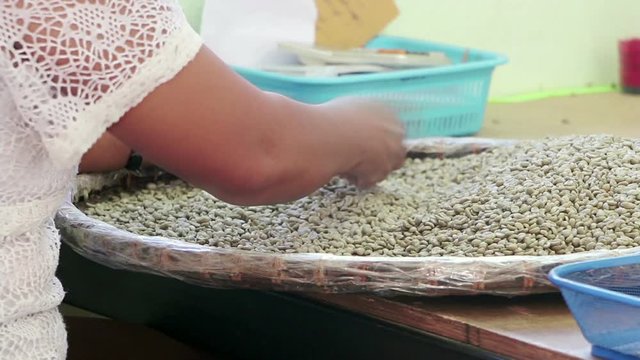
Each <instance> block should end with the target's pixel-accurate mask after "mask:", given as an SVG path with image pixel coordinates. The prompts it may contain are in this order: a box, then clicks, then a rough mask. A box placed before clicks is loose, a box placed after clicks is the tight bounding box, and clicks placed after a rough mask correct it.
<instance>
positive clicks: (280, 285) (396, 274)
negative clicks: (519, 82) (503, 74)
mask: <svg viewBox="0 0 640 360" xmlns="http://www.w3.org/2000/svg"><path fill="white" fill-rule="evenodd" d="M510 144H512V142H510V141H498V140H490V139H430V140H421V141H415V142H412V143H411V144H410V145H411V149H412V151H411V155H412V156H422V157H440V158H446V157H460V156H473V154H477V153H479V152H482V151H485V150H487V149H490V148H492V147H495V146H509V145H510ZM143 175H144V176H141V177H139V178H138V179H137V180H135V181H144V179H147V181H148V176H149V175H150V174H143ZM131 179H132V177H131V174H127V173H124V172H119V173H114V174H108V175H91V176H80V177H79V178H78V184H77V194H78V197H80V198H82V197H85V196H87V195H89V194H90V193H91V192H92V191H97V190H100V189H102V188H104V187H109V186H113V185H121V184H122V183H123V182H125V181H131ZM56 223H57V225H58V227H59V229H60V232H61V234H62V237H63V240H64V241H65V242H66V243H67V244H68V245H69V246H70V247H71V248H73V249H74V250H75V251H76V252H78V253H79V254H81V255H83V256H85V257H87V258H89V259H91V260H93V261H95V262H98V263H100V264H103V265H106V266H108V267H111V268H115V269H126V270H133V271H141V272H146V273H152V274H157V275H161V276H168V277H172V278H176V279H180V280H183V281H185V282H188V283H192V284H196V285H200V286H207V287H216V288H249V289H261V290H274V291H291V292H321V293H374V294H377V295H385V296H388V295H418V296H443V295H478V294H491V295H500V296H517V295H528V294H536V293H547V292H554V291H556V289H555V288H554V287H552V286H551V283H550V282H549V281H548V280H547V274H548V272H549V271H550V270H551V269H552V268H554V267H556V266H558V265H561V264H566V263H571V262H576V261H583V260H590V259H598V258H604V257H612V256H622V255H628V254H633V253H637V252H638V251H639V249H638V248H635V249H625V250H607V251H592V252H584V253H577V254H570V255H554V256H506V257H486V258H465V257H421V258H395V257H356V256H336V255H327V254H270V253H258V252H249V251H244V250H235V249H218V248H212V247H207V246H202V245H197V244H190V243H186V242H183V241H178V240H172V239H166V238H161V237H148V236H139V235H135V234H132V233H130V232H127V231H124V230H120V229H117V228H116V227H114V226H112V225H109V224H106V223H104V222H101V221H98V220H95V219H92V218H89V217H88V216H86V215H85V214H84V213H83V212H82V211H80V210H79V209H78V208H77V207H75V206H74V205H73V204H71V203H68V204H66V205H65V206H63V207H62V208H61V209H60V211H59V212H58V215H57V218H56Z"/></svg>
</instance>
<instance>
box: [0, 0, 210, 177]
mask: <svg viewBox="0 0 640 360" xmlns="http://www.w3.org/2000/svg"><path fill="white" fill-rule="evenodd" d="M0 39H2V43H1V44H0V48H1V52H2V56H0V62H1V63H0V71H1V72H2V73H1V75H2V78H3V79H4V80H5V81H6V83H7V86H8V87H9V89H10V93H11V94H12V96H13V100H14V103H15V104H16V107H17V110H18V111H19V113H20V114H21V115H22V117H23V119H24V122H25V126H29V127H32V128H33V129H35V131H36V132H37V133H38V134H40V136H41V138H42V142H43V143H44V145H45V147H46V149H47V151H48V153H49V156H50V157H51V159H52V160H53V161H54V162H55V163H56V164H57V165H60V166H75V164H77V163H78V162H79V160H80V158H81V156H82V154H83V153H84V152H85V151H87V150H88V149H89V148H90V147H91V146H92V145H93V144H94V143H95V141H96V140H97V139H98V138H99V137H100V136H101V134H102V133H103V132H104V131H106V129H107V128H108V127H109V126H110V125H112V124H113V123H115V122H117V121H118V120H119V119H120V118H121V117H122V116H123V115H124V113H126V112H127V111H128V110H129V109H131V108H132V107H134V106H135V105H137V104H138V103H139V102H141V101H142V100H143V98H144V97H145V96H146V95H148V94H149V93H150V92H151V91H152V90H154V89H155V88H156V87H157V86H158V85H160V84H162V83H163V82H166V81H168V80H170V79H171V78H173V77H174V76H175V74H176V73H177V72H178V71H180V70H181V69H182V68H183V67H184V66H185V65H186V64H187V63H188V62H189V61H190V60H191V59H192V58H193V57H194V56H195V54H196V53H197V51H198V50H199V49H200V46H201V41H200V37H199V36H198V35H197V34H196V33H195V32H194V31H193V30H192V29H191V27H190V26H189V25H188V24H187V22H186V19H185V18H184V14H183V13H182V10H181V9H180V7H179V5H178V4H177V1H174V0H22V1H4V2H2V4H0Z"/></svg>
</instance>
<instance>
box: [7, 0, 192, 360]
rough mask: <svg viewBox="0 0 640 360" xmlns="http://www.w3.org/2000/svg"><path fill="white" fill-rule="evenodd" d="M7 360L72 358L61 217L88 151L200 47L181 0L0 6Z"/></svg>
mask: <svg viewBox="0 0 640 360" xmlns="http://www.w3.org/2000/svg"><path fill="white" fill-rule="evenodd" d="M0 39H1V41H0V359H20V360H29V359H63V358H64V357H65V354H66V338H65V337H66V334H65V329H64V325H63V323H62V320H61V317H60V315H59V313H58V311H57V306H58V305H59V304H60V302H61V300H62V298H63V289H62V286H61V285H60V282H59V281H58V280H57V279H56V278H55V269H56V266H57V263H58V251H59V245H60V242H59V236H58V233H57V232H56V229H55V228H54V226H53V221H52V217H53V215H54V213H55V211H56V209H57V208H58V207H59V206H60V204H61V203H62V202H63V201H64V200H65V198H66V197H67V196H68V195H69V193H70V190H71V184H72V181H73V179H74V176H75V174H76V171H77V166H78V163H79V161H80V158H81V156H82V154H83V153H84V152H86V151H87V150H88V149H89V148H90V147H91V145H93V144H94V143H95V141H96V140H97V139H98V138H99V137H100V136H101V135H102V133H104V131H105V130H106V129H107V128H108V127H109V126H110V125H112V124H113V123H114V122H116V121H118V119H119V118H121V117H122V115H123V114H124V113H125V112H126V111H127V110H129V109H130V108H131V107H133V106H135V105H137V104H138V103H139V102H140V101H142V99H143V98H144V97H145V96H146V95H147V94H149V93H150V92H151V91H152V90H154V88H156V87H157V86H158V85H160V84H161V83H163V82H165V81H167V80H170V79H171V78H172V77H174V76H175V74H176V73H177V72H178V71H180V70H181V69H182V68H183V67H184V66H185V65H186V64H187V63H188V62H189V61H190V60H191V59H192V58H193V57H194V56H195V54H196V53H197V51H198V50H199V48H200V46H201V41H200V38H199V36H198V35H197V34H196V33H195V32H194V31H193V30H192V29H191V27H190V26H189V25H188V24H187V22H186V20H185V18H184V16H183V14H182V11H181V9H180V7H179V5H178V4H177V2H176V1H174V0H15V1H14V0H12V1H2V3H1V4H0Z"/></svg>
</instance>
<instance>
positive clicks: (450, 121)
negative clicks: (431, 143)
mask: <svg viewBox="0 0 640 360" xmlns="http://www.w3.org/2000/svg"><path fill="white" fill-rule="evenodd" d="M368 47H369V48H387V49H404V50H407V51H412V52H428V51H442V52H444V53H446V54H447V55H448V56H449V57H450V58H451V59H452V61H453V64H452V65H448V66H441V67H432V68H421V69H409V70H400V71H393V72H388V73H377V74H364V75H352V76H341V77H326V78H309V77H297V76H290V75H282V74H278V73H271V72H265V71H260V70H255V69H247V68H235V70H236V71H237V72H238V73H239V74H240V75H242V76H243V77H244V78H245V79H247V80H249V81H250V82H251V83H253V84H254V85H256V86H257V87H259V88H261V89H263V90H266V91H272V92H276V93H279V94H282V95H285V96H288V97H290V98H293V99H296V100H299V101H302V102H305V103H310V104H319V103H323V102H326V101H329V100H331V99H334V98H337V97H341V96H358V97H365V98H372V99H376V100H379V101H382V102H384V103H386V104H388V105H390V106H391V107H392V108H394V110H396V111H397V112H398V113H399V115H400V117H401V119H402V120H403V122H404V123H405V125H406V128H407V137H408V138H422V137H429V136H465V135H472V134H475V133H477V132H478V131H479V130H480V129H481V128H482V124H483V122H484V114H485V110H486V106H487V100H488V95H489V86H490V84H491V76H492V74H493V70H494V69H495V68H496V66H498V65H501V64H505V63H506V62H507V58H506V57H504V56H501V55H498V54H494V53H491V52H485V51H480V50H472V49H466V48H463V47H457V46H451V45H444V44H437V43H432V42H426V41H419V40H413V39H406V38H398V37H388V36H381V37H378V38H376V39H375V40H373V41H372V42H371V43H370V44H369V45H368ZM463 61H464V62H463Z"/></svg>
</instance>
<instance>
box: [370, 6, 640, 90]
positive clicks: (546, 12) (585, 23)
mask: <svg viewBox="0 0 640 360" xmlns="http://www.w3.org/2000/svg"><path fill="white" fill-rule="evenodd" d="M370 1H375V0H370ZM397 3H398V6H399V8H400V12H401V15H400V17H399V18H398V19H397V20H396V21H395V22H394V23H393V24H391V25H390V26H389V28H388V29H387V31H386V32H387V33H388V34H393V35H403V36H411V37H418V38H424V39H430V40H434V41H440V42H446V43H453V44H460V45H466V46H470V47H476V48H481V49H486V50H492V51H496V52H501V53H504V54H505V55H507V56H508V57H509V58H510V62H509V64H508V65H505V66H502V67H500V68H499V70H498V71H497V72H496V74H495V75H494V82H493V85H492V95H493V96H508V95H517V94H523V93H531V92H539V91H549V90H555V89H562V88H574V87H584V86H588V85H591V84H594V85H607V84H611V83H612V82H617V81H618V55H617V54H618V53H617V41H618V39H620V38H624V37H629V36H632V35H635V36H640V0H439V1H434V0H397Z"/></svg>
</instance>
